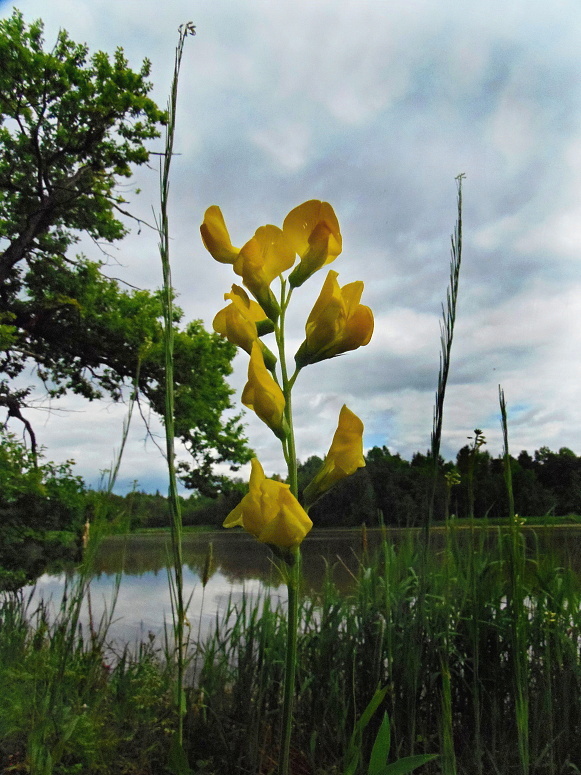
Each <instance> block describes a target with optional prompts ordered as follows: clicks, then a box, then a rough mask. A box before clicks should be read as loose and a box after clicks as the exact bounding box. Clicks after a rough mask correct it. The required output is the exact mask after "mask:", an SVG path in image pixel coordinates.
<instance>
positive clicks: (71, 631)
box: [0, 523, 581, 775]
mask: <svg viewBox="0 0 581 775" xmlns="http://www.w3.org/2000/svg"><path fill="white" fill-rule="evenodd" d="M490 533H491V531H469V530H465V529H463V530H458V531H457V530H456V528H455V526H454V524H453V523H452V524H451V525H450V528H449V531H448V534H447V540H446V542H445V544H444V545H443V547H442V546H441V547H440V548H439V549H433V550H432V551H431V552H430V553H429V554H428V555H427V557H425V554H424V552H423V551H422V545H421V534H418V533H416V532H412V531H410V532H409V534H408V536H407V539H406V540H405V541H403V542H402V543H401V544H400V545H399V546H398V548H397V549H396V548H395V547H394V546H392V545H391V544H390V543H389V542H388V541H385V542H384V543H382V544H381V546H380V547H379V549H378V550H377V551H376V553H375V554H374V555H373V556H372V557H370V558H368V561H367V562H365V563H362V564H361V565H360V567H359V571H358V573H357V574H356V580H354V583H353V587H352V591H351V592H350V593H349V594H348V595H344V594H341V593H340V592H339V591H338V589H337V587H336V585H335V583H334V580H333V568H331V567H329V568H328V572H327V576H326V579H325V583H324V585H323V588H322V591H321V592H320V593H319V594H317V595H316V596H314V597H308V598H303V600H302V603H301V622H302V624H301V630H300V635H299V642H298V650H299V660H298V672H297V678H296V706H295V728H294V732H293V741H292V755H291V761H292V762H293V766H294V768H295V771H296V772H297V773H317V774H318V775H331V773H336V774H337V775H342V773H343V767H344V765H345V757H346V756H347V750H348V744H349V740H350V737H351V735H352V732H353V728H354V726H355V724H356V721H357V719H358V718H359V717H360V716H361V714H362V712H363V710H364V709H365V707H366V706H367V704H368V703H369V701H370V699H371V698H372V697H373V696H374V694H375V691H376V690H377V688H378V687H387V692H386V695H385V698H384V700H383V702H382V704H381V707H380V708H379V710H378V713H377V714H376V715H375V716H374V717H373V718H372V720H371V722H370V724H369V726H368V728H367V730H366V734H365V735H364V738H363V760H364V761H367V760H368V757H369V753H370V749H371V745H372V742H373V740H374V738H375V734H376V732H377V730H378V728H379V724H380V723H381V718H382V716H383V713H384V711H385V712H387V713H388V715H389V717H390V719H391V732H392V744H391V752H392V753H391V756H392V757H393V758H394V759H395V758H399V757H402V756H406V755H410V754H420V753H440V754H441V755H440V757H439V759H438V760H437V761H435V762H433V763H430V764H428V765H426V766H425V767H424V768H422V770H421V772H423V773H430V774H434V775H435V773H440V772H451V771H455V772H457V773H458V775H472V773H479V772H484V773H499V774H500V775H512V773H518V772H522V764H521V756H520V755H519V747H518V745H517V740H518V739H519V735H520V736H521V738H522V736H523V731H524V730H523V728H522V724H523V721H526V738H527V740H528V753H527V756H528V761H529V765H528V767H529V772H530V773H531V775H541V774H542V775H544V773H548V774H550V775H557V774H559V775H561V774H562V773H576V772H579V770H578V769H576V768H575V767H576V766H577V767H578V763H579V762H580V761H581V736H580V735H579V728H580V725H581V653H580V644H581V582H580V580H579V578H578V577H577V576H576V575H575V574H574V573H573V572H572V571H571V570H569V569H568V568H564V567H562V565H561V563H559V562H557V561H556V560H555V558H553V557H551V556H549V554H547V553H546V552H543V553H541V552H540V551H539V550H537V549H536V548H535V547H534V545H533V548H532V550H529V551H528V552H527V554H526V555H525V553H524V552H525V549H524V542H523V541H522V540H521V537H520V535H521V534H520V533H517V542H516V551H517V556H516V557H515V556H514V552H513V548H514V546H513V544H512V543H511V541H512V538H511V535H510V532H509V531H502V530H499V529H497V530H496V535H495V540H492V538H491V534H490ZM424 562H425V563H427V567H425V568H424V571H425V576H424V582H423V584H424V586H423V591H424V597H423V601H422V603H421V604H422V605H423V611H422V616H423V633H424V638H423V641H422V642H421V643H418V641H417V640H416V638H415V633H416V632H417V626H416V625H417V618H418V607H419V605H420V597H419V591H420V572H421V571H422V563H424ZM515 569H517V570H518V573H519V576H518V590H519V593H518V608H517V606H516V605H514V604H511V602H510V601H511V600H513V599H514V592H513V589H514V587H513V584H514V571H515ZM511 595H512V597H511ZM76 606H77V599H76V596H75V594H74V593H73V594H72V595H70V597H69V603H68V604H67V606H66V607H65V608H63V609H62V610H61V611H60V612H59V613H58V615H57V616H56V617H55V616H54V615H53V616H50V615H49V612H48V611H47V609H46V607H45V606H41V607H40V608H39V609H38V610H36V611H30V610H27V608H26V601H24V600H23V599H22V598H20V597H18V596H9V597H7V598H6V599H5V601H4V604H3V606H2V612H1V615H0V696H2V698H3V702H2V703H1V704H0V763H1V764H0V769H1V770H2V771H10V770H9V769H8V767H9V765H10V764H12V765H14V766H17V767H18V768H17V769H15V770H13V771H16V772H25V773H26V772H32V773H49V772H54V773H62V774H63V775H64V774H65V773H67V774H68V773H77V772H78V773H99V774H103V775H105V774H106V773H115V774H116V775H117V774H119V775H124V774H125V773H127V774H129V773H131V774H132V775H140V774H141V773H158V772H163V771H164V766H165V764H166V762H167V751H168V748H169V740H170V739H171V736H172V734H173V732H174V731H175V725H176V723H177V714H176V710H175V705H174V703H173V697H172V693H171V686H172V685H173V684H174V681H175V675H174V668H173V661H172V660H171V659H169V660H168V659H166V656H167V654H169V653H170V651H169V650H164V648H163V647H162V644H156V643H155V642H147V643H146V644H142V645H141V646H139V647H137V646H135V648H133V649H130V648H126V649H125V650H124V651H122V652H121V653H117V654H111V653H110V652H109V651H108V650H107V647H106V630H107V621H104V622H102V623H101V624H99V623H95V624H94V626H93V629H92V630H91V631H86V630H80V629H79V627H78V619H77V610H76ZM515 628H518V630H516V629H515ZM285 637H286V624H285V615H284V612H283V610H281V609H280V608H279V607H276V606H275V605H274V603H272V602H271V601H270V600H269V599H268V598H266V599H263V600H262V601H258V602H256V601H251V600H248V599H243V600H242V602H240V603H238V604H237V605H234V604H231V606H230V608H229V610H227V611H226V612H225V614H224V617H223V618H222V619H221V620H220V621H218V622H217V623H216V628H215V631H214V633H213V634H212V635H211V637H209V638H208V639H207V640H205V641H204V642H203V643H200V644H197V645H194V646H193V647H192V650H191V652H190V654H189V658H190V660H194V659H195V660H196V663H195V664H196V668H195V674H196V676H197V678H196V685H195V686H193V685H192V683H191V677H192V675H193V674H194V667H193V666H194V662H193V661H190V663H189V665H190V667H189V670H188V674H189V676H190V678H189V679H188V678H186V702H187V710H186V715H185V718H184V749H185V750H186V752H187V754H188V759H189V762H190V766H191V767H192V768H193V770H194V772H196V773H200V774H201V775H202V774H204V773H207V775H213V774H214V773H215V774H216V775H218V774H219V775H229V774H231V775H240V773H270V772H272V771H273V767H274V762H275V760H276V747H277V745H278V742H277V741H278V731H279V728H278V725H279V721H280V715H279V714H280V703H281V693H282V681H283V665H284V650H285ZM517 647H518V648H519V649H520V650H519V651H518V652H517V651H516V648H517ZM443 666H445V669H444V667H443ZM519 689H520V691H521V695H520V696H521V698H522V697H525V698H526V704H523V702H522V701H519V700H518V697H519V693H518V691H519ZM525 690H526V691H525ZM523 709H525V710H526V714H525V715H524V716H523ZM47 757H48V758H47ZM359 771H360V772H363V770H359Z"/></svg>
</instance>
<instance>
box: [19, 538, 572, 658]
mask: <svg viewBox="0 0 581 775" xmlns="http://www.w3.org/2000/svg"><path fill="white" fill-rule="evenodd" d="M525 535H526V536H527V542H528V543H529V544H530V545H531V546H535V547H536V549H535V551H538V552H541V553H544V552H551V553H552V552H553V551H555V552H556V553H557V555H558V557H560V561H561V562H563V563H571V564H572V565H573V567H575V568H577V569H578V570H580V571H581V543H580V542H579V532H578V531H577V530H575V529H569V528H550V529H538V530H535V531H534V532H533V531H525ZM410 536H411V534H410V531H405V530H390V531H388V539H389V540H390V541H394V542H395V543H396V544H397V543H399V542H401V541H403V540H406V539H408V538H410ZM458 536H459V540H465V539H466V538H468V531H458ZM463 536H464V537H463ZM496 536H497V531H496V530H490V531H489V532H488V534H487V540H490V541H493V540H496ZM380 540H381V533H380V531H379V530H368V531H367V541H368V545H369V550H370V551H372V550H373V548H374V547H375V546H377V545H378V544H379V542H380ZM444 540H445V536H444V532H443V531H435V532H434V534H433V537H432V547H433V549H434V551H436V552H438V551H439V550H440V549H441V548H442V547H443V545H444ZM210 542H211V543H212V545H213V553H214V569H213V573H212V575H211V577H210V579H209V581H208V583H207V586H206V589H205V591H204V590H203V588H202V583H201V576H202V572H203V568H204V563H205V560H206V554H207V551H208V545H209V544H210ZM361 550H362V534H361V531H359V530H336V531H330V530H325V531H316V530H314V531H313V532H312V533H311V534H310V535H309V538H308V540H306V541H305V542H304V544H303V576H304V581H305V590H306V592H307V593H311V594H312V593H313V592H316V591H317V590H319V589H320V588H321V584H322V580H323V577H324V573H325V568H326V567H327V566H333V577H334V579H335V581H336V583H337V584H338V586H339V587H340V588H341V589H343V590H347V589H348V588H349V586H350V585H351V584H352V581H353V575H352V574H355V573H356V570H357V565H358V563H359V561H360V560H359V558H360V556H361ZM170 556H171V551H170V544H169V536H167V535H159V534H157V535H131V536H127V537H124V536H112V537H109V538H107V539H105V540H104V541H103V544H102V545H101V547H100V550H99V552H98V554H97V557H96V564H95V576H94V578H93V580H92V582H91V585H90V594H89V596H88V598H87V600H86V601H85V603H84V607H83V616H82V621H83V623H84V626H85V627H87V626H89V624H90V621H91V620H92V622H93V625H96V624H98V622H99V621H100V620H101V617H102V616H104V615H106V613H107V612H111V610H112V608H113V605H114V615H113V621H112V625H111V628H110V636H111V640H112V642H113V645H114V646H116V647H117V648H120V647H122V644H125V643H133V642H137V641H139V640H142V639H145V638H147V637H148V634H149V633H153V634H154V635H155V636H156V637H159V636H160V635H162V633H163V629H164V622H167V624H168V625H169V624H170V623H171V604H170V596H169V586H168V576H167V566H168V565H169V558H170ZM73 573H74V572H73V570H71V571H70V572H69V574H63V573H61V574H59V575H50V574H45V575H43V576H41V577H40V578H39V579H38V581H37V584H36V590H35V592H34V595H35V599H37V598H39V597H42V598H43V599H44V600H48V599H52V605H53V606H54V607H55V608H56V607H58V605H59V604H60V601H61V599H62V594H63V589H64V585H65V581H66V578H67V575H68V576H69V579H70V578H71V576H72V575H73ZM117 581H118V582H119V586H118V592H117V597H116V600H115V588H116V582H117ZM184 592H185V599H186V600H187V599H188V598H190V597H191V599H190V606H189V620H190V624H191V632H192V635H193V636H194V638H196V637H197V635H198V632H200V633H201V634H202V635H203V634H204V633H205V632H207V631H209V630H211V629H213V627H214V624H215V621H216V616H217V615H218V616H219V615H220V614H221V613H223V612H224V611H225V610H226V608H227V606H228V604H229V603H230V604H231V605H232V604H236V603H237V602H239V601H240V600H241V598H242V596H243V595H245V596H252V597H259V596H260V595H270V596H271V597H272V598H274V599H275V601H281V602H282V603H284V602H285V601H286V588H285V586H284V584H282V583H281V579H280V576H279V573H278V571H277V569H276V567H275V566H274V564H273V562H272V560H271V559H270V553H269V552H268V551H267V550H266V549H265V547H264V546H261V545H260V544H259V543H258V542H257V541H256V540H255V539H253V538H252V537H250V536H248V535H246V534H245V533H243V532H242V531H215V532H207V533H189V534H186V535H185V536H184Z"/></svg>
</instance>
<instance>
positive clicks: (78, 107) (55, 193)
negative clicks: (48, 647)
mask: <svg viewBox="0 0 581 775" xmlns="http://www.w3.org/2000/svg"><path fill="white" fill-rule="evenodd" d="M149 73H150V63H149V62H148V61H147V60H145V61H144V62H143V65H142V66H141V69H140V70H139V71H133V70H131V69H130V68H129V66H128V63H127V60H126V59H125V57H124V55H123V51H122V49H117V50H116V52H115V54H114V55H113V57H109V56H108V55H107V54H105V53H103V52H98V53H96V54H93V55H92V56H89V53H88V50H87V47H86V46H84V45H79V44H77V43H74V42H73V41H71V40H70V38H69V37H68V35H67V33H66V32H65V31H61V32H60V33H59V35H58V37H57V40H56V43H55V44H54V46H53V47H52V48H51V49H50V50H45V49H44V40H43V25H42V22H40V21H36V22H34V23H33V24H31V25H29V26H28V25H27V24H26V23H25V22H24V20H23V17H22V14H21V13H20V12H18V11H15V12H14V13H13V14H12V16H11V17H9V18H6V19H3V20H1V21H0V375H1V377H0V404H3V405H4V406H6V407H7V409H8V416H9V417H10V416H12V417H17V418H18V419H20V420H22V421H23V422H24V423H25V425H26V427H27V429H28V430H29V433H30V434H31V438H32V441H33V444H34V430H33V427H32V425H31V423H30V420H29V418H28V417H27V416H26V412H24V414H23V409H24V408H25V407H26V404H27V398H28V396H29V395H30V392H31V388H30V387H28V386H24V387H22V382H21V380H22V377H21V379H20V383H19V387H18V389H17V388H16V387H15V383H14V380H15V379H16V378H18V377H19V376H20V375H22V373H23V371H24V370H25V369H26V368H28V367H29V366H30V364H35V365H36V369H37V373H38V376H39V377H40V378H41V380H42V381H43V382H44V383H45V386H46V389H47V391H48V393H49V395H51V396H53V397H54V396H60V395H63V394H64V393H66V392H68V391H72V392H74V393H78V394H81V395H83V396H85V397H86V398H88V399H93V398H98V397H101V396H102V395H103V394H108V395H110V396H111V397H112V398H113V399H119V398H120V397H121V396H122V395H123V388H124V386H125V385H128V384H132V383H133V382H134V381H135V379H136V377H137V375H138V385H137V386H138V389H139V394H140V395H141V396H142V397H144V398H145V399H147V400H148V401H149V402H150V404H151V406H152V407H153V409H154V410H155V411H156V412H158V413H159V414H162V413H163V389H162V384H163V356H162V326H161V303H160V298H159V296H158V294H157V293H151V292H149V291H145V290H124V289H122V288H121V287H120V285H119V283H118V282H117V281H116V280H113V279H111V278H109V277H107V276H106V274H105V270H104V263H103V262H102V261H90V260H88V259H87V258H86V257H84V256H79V255H71V248H73V246H74V245H75V243H76V242H77V241H78V240H79V238H80V235H82V234H87V235H89V236H90V237H91V238H92V239H93V240H94V241H95V243H96V244H97V243H112V242H114V241H117V240H120V239H122V238H123V237H124V236H125V235H126V233H127V227H126V225H125V224H126V222H127V218H126V217H124V220H121V217H122V216H127V215H128V214H127V212H126V210H125V207H126V202H125V200H124V198H123V196H122V195H121V194H120V193H119V181H120V179H123V178H128V177H130V175H131V171H132V166H133V165H141V164H144V163H146V162H147V161H148V159H149V150H148V148H147V145H146V144H147V143H148V141H150V140H152V139H153V138H156V137H158V136H159V128H160V125H162V124H163V123H164V121H165V113H164V112H163V111H161V110H160V109H159V108H158V107H157V106H156V104H155V103H154V102H153V100H151V99H150V97H149V96H148V95H149V92H150V90H151V84H150V82H149V81H148V77H149ZM180 318H181V315H180V313H179V311H178V313H177V316H176V320H175V325H176V341H175V359H176V383H177V384H176V396H177V398H176V413H177V419H176V429H177V433H178V435H179V436H180V437H181V438H182V440H183V441H184V442H185V444H186V446H187V447H188V448H189V449H190V451H191V452H192V454H193V456H194V458H195V460H194V462H193V463H190V464H189V465H188V464H186V467H185V468H184V474H185V475H186V477H187V479H188V483H189V484H190V486H193V487H197V488H199V489H204V488H206V489H207V482H208V480H210V481H211V467H212V464H213V463H214V462H216V461H231V462H232V463H236V462H242V461H244V460H246V459H247V457H248V451H247V449H246V447H245V443H244V439H243V438H242V436H241V426H240V423H239V417H235V418H231V419H230V420H229V421H227V422H223V421H222V414H223V412H224V411H226V410H228V409H230V408H231V401H230V396H231V390H230V388H229V387H228V385H227V384H226V381H225V377H226V376H227V375H228V374H229V373H230V371H231V366H230V362H231V360H232V357H233V355H234V348H233V347H232V345H230V344H229V343H228V342H225V341H223V340H222V339H220V338H219V337H217V336H216V335H214V334H209V333H208V332H206V331H205V330H204V329H203V327H202V325H201V324H200V323H199V322H197V321H195V322H193V323H190V324H189V325H186V326H185V327H181V326H180ZM214 483H215V482H214Z"/></svg>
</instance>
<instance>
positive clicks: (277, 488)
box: [224, 458, 313, 549]
mask: <svg viewBox="0 0 581 775" xmlns="http://www.w3.org/2000/svg"><path fill="white" fill-rule="evenodd" d="M237 525H241V526H242V527H243V528H244V529H245V530H246V531H247V532H249V533H250V534H251V535H253V536H255V538H258V540H259V541H261V542H262V543H266V544H271V545H273V546H277V547H279V548H281V549H292V548H294V547H296V546H298V545H299V544H300V543H301V542H302V540H303V539H304V537H305V536H306V535H307V533H308V532H309V530H310V529H311V528H312V526H313V523H312V522H311V520H310V519H309V517H308V515H307V513H306V512H305V510H304V509H303V508H302V506H301V505H300V504H299V502H298V501H297V499H296V498H295V497H294V495H293V494H292V493H291V491H290V488H289V485H288V484H284V483H283V482H277V481H275V480H274V479H267V478H266V477H265V475H264V470H263V468H262V466H261V465H260V463H259V461H258V460H257V459H256V458H254V459H253V460H252V472H251V474H250V484H249V491H248V493H247V495H245V496H244V498H243V499H242V500H241V502H240V503H239V504H238V506H236V508H235V509H233V510H232V511H231V512H230V514H229V515H228V516H227V517H226V519H225V521H224V527H235V526H237Z"/></svg>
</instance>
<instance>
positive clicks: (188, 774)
mask: <svg viewBox="0 0 581 775" xmlns="http://www.w3.org/2000/svg"><path fill="white" fill-rule="evenodd" d="M167 767H168V770H169V771H170V772H171V773H172V775H192V770H191V769H190V765H189V764H188V757H187V756H186V752H185V751H184V749H183V746H182V745H181V743H180V741H179V737H178V735H177V732H176V733H175V734H174V736H173V737H172V739H171V744H170V748H169V761H168V763H167Z"/></svg>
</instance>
